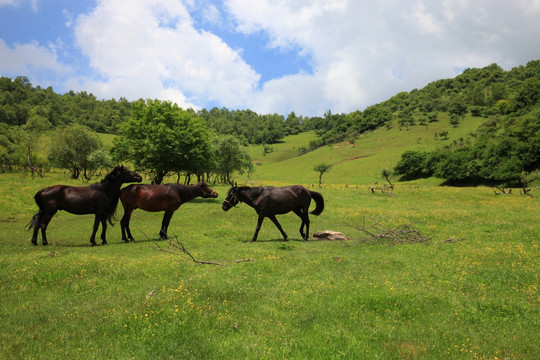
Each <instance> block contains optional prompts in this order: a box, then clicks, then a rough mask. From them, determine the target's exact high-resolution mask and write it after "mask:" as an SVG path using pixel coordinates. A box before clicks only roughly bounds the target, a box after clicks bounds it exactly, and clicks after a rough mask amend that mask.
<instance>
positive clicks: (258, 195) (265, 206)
mask: <svg viewBox="0 0 540 360" xmlns="http://www.w3.org/2000/svg"><path fill="white" fill-rule="evenodd" d="M311 198H313V200H315V204H316V207H315V210H313V211H312V212H311V214H313V215H320V214H321V213H322V211H323V209H324V199H323V197H322V195H321V194H319V193H318V192H316V191H310V190H308V189H306V188H305V187H303V186H302V185H291V186H285V187H279V188H274V187H255V188H252V187H249V186H243V187H236V186H233V187H232V188H230V189H229V191H228V192H227V198H226V199H225V200H224V201H223V205H222V206H221V207H222V209H223V210H224V211H228V210H229V209H230V208H231V207H234V206H236V205H237V204H238V203H239V202H244V203H246V204H248V205H249V206H251V207H252V208H254V209H255V211H256V212H257V214H258V215H259V219H258V221H257V227H256V228H255V234H254V235H253V238H252V239H251V242H253V241H255V240H257V235H258V234H259V230H260V229H261V225H262V222H263V220H264V218H265V217H267V218H269V219H270V220H272V222H273V223H274V224H275V225H276V227H277V228H278V230H279V231H280V232H281V235H283V239H284V240H285V241H287V234H286V233H285V231H283V229H282V228H281V225H280V224H279V222H278V221H277V219H276V215H277V214H286V213H288V212H290V211H294V213H295V214H296V215H298V217H300V219H302V225H300V235H302V238H303V239H304V240H307V239H308V238H309V214H308V210H309V205H310V204H311ZM304 225H305V226H306V232H305V233H304Z"/></svg>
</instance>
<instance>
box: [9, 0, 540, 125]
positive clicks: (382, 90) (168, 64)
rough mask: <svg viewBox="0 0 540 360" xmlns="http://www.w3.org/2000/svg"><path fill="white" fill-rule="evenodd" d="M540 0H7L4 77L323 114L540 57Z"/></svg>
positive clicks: (62, 88)
mask: <svg viewBox="0 0 540 360" xmlns="http://www.w3.org/2000/svg"><path fill="white" fill-rule="evenodd" d="M539 18H540V0H514V1H511V2H510V1H506V0H504V1H503V0H474V1H473V0H441V1H428V0H424V1H419V0H383V1H366V0H294V1H286V0H220V1H218V0H176V1H175V0H129V1H127V0H77V1H73V0H0V76H7V77H16V76H27V77H28V78H29V79H30V82H31V83H32V84H33V85H40V86H42V87H49V86H52V87H53V89H54V90H55V91H56V92H59V93H64V92H66V91H69V90H74V91H86V92H89V93H93V94H94V95H96V96H97V97H98V98H100V99H110V98H117V99H118V98H120V97H125V98H128V99H130V100H135V99H139V98H157V99H163V100H170V101H174V102H176V103H178V104H179V105H180V106H183V107H186V108H187V107H193V108H195V109H200V108H208V109H209V108H211V107H213V106H217V107H227V108H229V109H246V108H249V109H251V110H253V111H256V112H258V113H279V114H284V115H287V114H288V113H289V112H291V111H294V112H295V113H296V114H297V115H308V116H320V115H322V114H324V112H326V111H327V110H331V111H332V112H333V113H342V112H345V113H347V112H351V111H354V110H362V109H364V108H365V107H366V106H369V105H372V104H375V103H378V102H381V101H384V100H386V99H388V98H389V97H390V96H392V95H394V94H396V93H397V92H400V91H410V90H412V89H414V88H421V87H423V86H425V85H426V84H428V83H429V82H431V81H434V80H438V79H441V78H448V77H453V76H455V75H457V74H458V73H459V72H460V71H462V69H465V68H470V67H483V66H487V65H489V64H491V63H497V64H499V65H500V66H502V67H503V68H505V69H507V70H508V69H510V68H512V67H514V66H518V65H525V64H526V63H527V61H530V60H536V59H540V21H538V19H539Z"/></svg>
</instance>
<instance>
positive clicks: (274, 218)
mask: <svg viewBox="0 0 540 360" xmlns="http://www.w3.org/2000/svg"><path fill="white" fill-rule="evenodd" d="M268 218H270V220H272V222H273V223H274V225H276V227H277V228H278V230H279V232H281V235H282V236H283V240H285V241H289V239H287V234H285V231H283V229H282V228H281V224H280V223H279V221H278V220H277V219H276V216H275V215H272V216H269V217H268Z"/></svg>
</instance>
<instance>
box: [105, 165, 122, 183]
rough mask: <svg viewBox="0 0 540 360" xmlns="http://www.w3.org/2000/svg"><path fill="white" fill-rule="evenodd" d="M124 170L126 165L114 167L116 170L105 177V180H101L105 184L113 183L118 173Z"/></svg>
mask: <svg viewBox="0 0 540 360" xmlns="http://www.w3.org/2000/svg"><path fill="white" fill-rule="evenodd" d="M123 169H124V165H116V166H115V167H114V169H112V170H111V172H110V173H108V174H107V175H105V177H104V178H103V180H101V183H104V182H113V181H114V180H115V179H116V177H117V176H118V173H119V172H120V171H121V170H123Z"/></svg>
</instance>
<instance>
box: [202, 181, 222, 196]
mask: <svg viewBox="0 0 540 360" xmlns="http://www.w3.org/2000/svg"><path fill="white" fill-rule="evenodd" d="M197 186H198V187H199V188H200V189H201V190H202V193H203V194H202V197H203V198H217V197H218V193H217V191H215V190H213V189H211V188H210V186H208V183H206V182H201V183H198V184H197Z"/></svg>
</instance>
